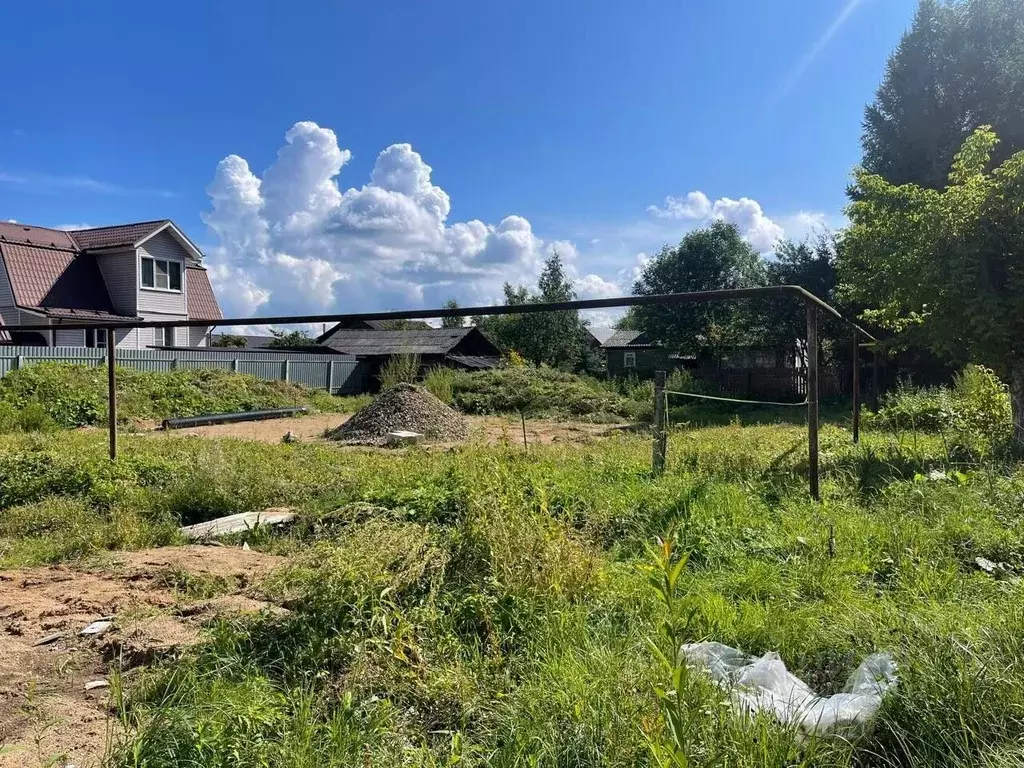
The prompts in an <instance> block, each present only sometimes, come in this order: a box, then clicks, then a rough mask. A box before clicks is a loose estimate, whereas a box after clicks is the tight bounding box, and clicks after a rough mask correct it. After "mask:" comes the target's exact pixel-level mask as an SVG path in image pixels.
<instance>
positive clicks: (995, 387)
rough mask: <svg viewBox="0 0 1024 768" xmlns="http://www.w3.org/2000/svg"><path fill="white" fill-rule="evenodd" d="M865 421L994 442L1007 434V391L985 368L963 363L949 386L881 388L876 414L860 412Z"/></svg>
mask: <svg viewBox="0 0 1024 768" xmlns="http://www.w3.org/2000/svg"><path fill="white" fill-rule="evenodd" d="M865 422H866V424H867V425H868V427H869V428H870V427H875V428H878V429H885V430H889V431H890V432H900V431H906V432H915V431H921V432H934V433H938V434H941V435H944V436H945V437H947V438H948V439H949V440H950V441H951V443H952V444H955V445H968V446H984V447H986V448H988V449H991V448H998V447H1000V446H1003V445H1005V444H1006V443H1007V441H1008V440H1009V439H1010V436H1011V420H1010V395H1009V392H1008V391H1007V388H1006V385H1005V384H1003V383H1002V382H1001V381H1000V380H999V379H998V378H997V377H996V375H995V374H994V373H993V372H992V371H990V370H989V369H987V368H983V367H981V366H978V365H969V366H967V367H966V368H964V370H963V371H961V372H960V373H959V374H957V376H956V377H955V378H954V380H953V385H952V386H951V387H931V388H924V389H922V388H917V387H913V386H912V385H910V384H904V385H902V386H900V387H898V388H897V389H895V390H893V391H892V392H888V393H886V394H885V395H884V396H883V398H882V402H881V407H880V408H879V411H878V413H877V414H871V413H868V414H865Z"/></svg>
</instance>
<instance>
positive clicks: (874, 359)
mask: <svg viewBox="0 0 1024 768" xmlns="http://www.w3.org/2000/svg"><path fill="white" fill-rule="evenodd" d="M871 412H872V413H878V346H877V343H876V346H874V347H872V348H871Z"/></svg>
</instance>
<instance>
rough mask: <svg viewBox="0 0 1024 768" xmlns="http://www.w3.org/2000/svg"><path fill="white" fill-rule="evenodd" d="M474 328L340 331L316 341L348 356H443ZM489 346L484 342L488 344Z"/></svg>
mask: <svg viewBox="0 0 1024 768" xmlns="http://www.w3.org/2000/svg"><path fill="white" fill-rule="evenodd" d="M470 334H480V336H481V337H483V334H481V333H480V331H479V330H477V329H476V328H429V329H422V330H421V329H411V330H402V331H378V330H373V329H367V330H356V329H352V330H349V329H345V328H341V329H339V330H337V331H333V332H330V333H328V334H326V338H325V337H324V336H321V337H320V339H319V341H320V343H321V344H324V345H326V346H328V347H331V348H332V349H336V350H338V351H339V352H345V353H347V354H350V355H368V356H375V355H446V354H448V353H449V352H451V351H452V350H453V349H455V347H456V346H458V344H459V343H460V342H461V341H462V340H463V339H465V338H466V337H467V336H469V335H470ZM489 343H490V342H488V344H489Z"/></svg>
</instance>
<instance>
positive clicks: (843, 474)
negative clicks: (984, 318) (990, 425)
mask: <svg viewBox="0 0 1024 768" xmlns="http://www.w3.org/2000/svg"><path fill="white" fill-rule="evenodd" d="M849 438H850V436H849V433H847V432H845V431H844V430H841V429H839V428H837V427H835V426H830V427H828V428H826V429H824V430H823V434H822V459H823V467H824V471H825V481H824V483H823V501H822V502H821V503H816V502H813V501H811V500H810V499H809V498H808V497H807V493H806V484H805V481H804V478H803V473H804V471H805V469H806V466H805V463H806V460H805V458H804V457H803V455H802V450H803V446H804V441H805V439H806V437H805V433H804V430H803V429H801V428H799V427H790V426H786V425H779V426H759V427H738V426H725V427H716V428H706V429H692V428H688V429H686V430H683V431H677V432H673V434H672V436H671V438H670V441H669V465H668V471H667V472H666V473H665V475H664V476H662V477H660V478H658V479H652V478H651V477H650V475H649V471H648V470H649V461H650V440H649V437H647V436H645V435H635V436H634V435H628V434H624V435H621V436H618V437H614V438H608V439H606V440H603V441H600V442H597V443H588V444H582V445H554V446H537V447H536V448H535V449H533V450H531V451H530V453H529V454H524V453H523V452H522V451H518V450H514V449H512V448H509V447H504V446H501V445H498V446H484V445H470V446H467V447H465V448H464V449H462V450H460V451H455V452H433V451H426V450H422V451H420V450H413V451H410V452H407V453H401V454H381V453H380V452H371V451H341V450H338V449H337V448H335V447H333V446H327V445H317V444H299V445H258V444H249V443H242V442H239V441H230V440H224V441H212V440H211V441H206V440H195V439H184V438H173V437H172V438H167V439H160V440H156V439H152V438H147V437H143V436H135V437H131V436H129V437H126V438H125V439H124V443H123V444H122V459H121V460H120V461H119V462H118V463H117V464H111V463H110V462H109V461H107V460H106V459H105V457H104V444H103V440H102V437H101V436H99V435H94V434H89V433H74V434H63V435H60V436H57V435H17V436H8V437H5V438H3V439H2V440H0V556H2V557H3V558H4V561H5V564H6V565H8V566H11V565H16V564H24V563H29V562H50V561H55V560H59V559H63V558H68V557H79V556H82V555H87V554H89V553H91V552H95V551H98V550H100V549H103V548H107V547H119V546H144V545H148V544H154V543H165V542H168V541H174V540H175V537H176V533H175V525H176V524H177V522H178V521H179V520H194V519H202V518H204V517H208V516H212V515H216V514H223V513H227V512H229V511H240V510H242V509H253V508H259V507H261V506H269V505H278V504H289V505H294V506H296V507H297V508H298V509H299V510H300V519H299V522H298V524H297V526H296V527H295V528H294V529H293V530H292V531H291V532H289V533H286V534H281V535H277V536H274V537H271V538H269V539H264V540H263V542H262V543H261V544H259V546H263V547H268V548H270V549H271V550H273V551H275V552H278V553H281V554H285V555H288V556H289V559H288V564H287V566H286V567H285V568H283V569H282V570H281V571H280V572H278V573H277V574H275V576H274V577H273V578H272V580H271V581H270V582H269V583H268V584H265V585H263V589H264V590H265V591H267V593H268V594H269V595H270V597H271V599H272V600H273V601H275V602H277V603H278V604H280V605H282V606H286V607H287V609H288V610H287V611H286V612H279V613H275V614H270V613H267V614H265V615H259V616H256V617H250V618H248V619H240V618H232V619H225V620H222V621H220V622H218V623H217V624H215V625H214V626H212V627H211V628H210V633H209V639H208V642H207V643H206V644H205V645H203V646H202V647H200V648H198V649H196V650H195V651H193V652H191V653H189V654H186V655H185V656H184V657H183V658H181V659H179V660H177V661H171V662H167V663H165V664H163V665H161V666H158V667H156V668H154V669H151V670H138V671H136V672H135V673H133V674H132V675H130V676H128V677H127V678H125V682H124V688H123V690H122V691H119V694H120V695H119V697H118V698H117V701H119V706H118V709H117V713H118V718H119V721H118V722H119V723H120V724H121V725H120V730H119V737H118V740H117V742H116V743H115V744H114V745H113V746H112V750H111V754H110V756H109V758H110V763H111V764H112V765H125V766H127V765H131V766H150V767H151V768H156V767H158V766H172V765H243V764H245V765H291V766H323V765H374V766H377V765H386V766H391V765H394V766H399V765H427V766H440V765H455V764H459V765H467V766H520V765H538V766H539V765H555V766H559V765H561V766H660V765H695V766H696V765H701V766H703V765H736V766H747V765H752V766H759V765H764V766H775V765H808V766H810V765H816V766H837V765H838V766H846V765H849V766H893V767H895V766H903V765H920V766H924V765H939V766H957V767H963V768H966V767H967V766H985V765H1012V764H1015V762H1014V761H1015V760H1016V758H1017V757H1019V755H1020V739H1021V736H1022V735H1024V663H1022V662H1024V659H1022V658H1021V656H1022V655H1024V653H1022V651H1021V644H1020V637H1021V635H1022V633H1024V611H1022V609H1021V607H1020V606H1021V604H1022V602H1021V600H1022V598H1024V592H1022V589H1024V587H1022V585H1021V582H1020V581H1019V580H1018V578H1017V577H1018V576H1019V575H1020V574H1024V522H1022V520H1024V518H1022V516H1021V514H1020V509H1021V504H1022V501H1024V472H1022V471H1021V469H1020V468H1019V466H1018V465H1016V464H1010V463H1007V464H1003V463H995V462H992V461H986V462H977V461H975V462H974V463H973V464H971V465H969V466H968V465H965V464H960V465H957V469H956V470H955V471H954V469H953V467H952V466H951V465H950V461H951V459H950V455H949V453H948V450H947V446H946V444H945V443H944V442H943V440H942V439H941V436H939V435H926V434H925V435H920V436H918V439H916V440H915V441H911V440H909V439H906V440H904V439H903V437H902V436H901V435H891V434H885V433H877V432H876V433H871V432H867V433H865V434H864V436H863V443H862V445H860V446H856V447H855V446H853V445H851V444H850V440H849ZM933 469H941V470H943V471H944V472H945V474H941V473H938V472H936V473H932V472H931V470H933ZM830 533H831V534H832V535H834V540H835V546H834V549H833V550H832V551H831V552H830V546H829V538H830ZM659 537H660V539H661V541H662V542H664V543H666V544H667V545H668V546H667V549H663V550H656V551H661V552H667V555H666V556H665V558H664V564H661V565H659V563H658V562H657V561H654V562H653V563H652V559H651V557H652V554H651V547H652V545H655V542H656V540H657V539H658V538H659ZM254 544H255V543H254ZM979 557H980V558H986V559H988V560H991V561H993V562H995V563H1000V564H1002V565H1001V566H1000V567H999V573H998V574H997V575H996V576H993V575H990V574H989V573H986V572H984V571H982V570H980V569H979V568H978V567H977V565H976V560H977V558H979ZM652 564H653V565H659V567H660V571H659V570H658V568H654V569H652ZM666 565H667V567H668V572H669V573H671V574H672V577H671V582H670V583H667V582H665V581H664V580H661V581H659V579H661V578H662V577H661V575H660V574H663V573H664V572H665V571H666V568H665V566H666ZM652 578H653V579H654V583H652ZM655 584H658V585H659V586H658V588H655ZM659 590H660V591H659ZM666 596H668V597H666ZM699 640H717V641H720V642H723V643H727V644H730V645H733V646H736V647H740V648H742V649H743V650H744V651H746V652H748V653H751V654H761V653H764V652H766V651H769V650H773V651H777V652H778V653H780V654H781V656H782V658H783V659H784V660H785V662H786V664H787V666H788V667H789V668H790V669H791V670H793V671H794V673H795V674H797V675H798V676H800V677H801V678H802V679H804V680H806V681H807V682H808V683H809V684H810V685H812V686H813V687H814V688H815V689H816V690H820V691H822V692H825V693H832V692H834V691H836V690H837V689H838V688H839V687H840V686H841V685H842V682H843V681H844V680H845V679H846V677H847V676H848V674H849V672H850V671H851V670H852V669H853V668H854V667H856V665H857V664H858V663H859V662H860V660H861V659H862V658H863V657H864V656H865V655H866V654H868V653H870V652H873V651H877V650H888V651H890V652H891V653H893V654H894V655H895V657H896V659H897V663H898V665H899V675H900V680H899V684H898V686H897V688H896V689H895V690H894V692H893V693H892V694H891V695H890V696H889V697H888V698H887V700H886V703H885V705H884V706H883V709H882V711H881V712H880V713H879V715H878V717H877V718H876V721H875V723H874V728H873V729H872V730H871V732H870V733H868V734H866V735H865V736H864V737H863V738H861V739H859V740H857V741H855V742H853V743H846V742H839V741H832V742H824V741H822V742H814V741H810V742H809V741H805V740H801V739H798V738H796V737H795V735H794V734H793V733H792V732H790V731H788V730H787V729H785V728H782V727H780V726H779V725H777V724H775V723H774V722H772V721H771V720H769V719H766V718H763V719H761V720H758V721H756V722H753V723H751V722H748V721H745V720H744V719H743V718H741V717H738V716H736V715H735V714H734V713H733V712H732V710H731V708H730V706H729V702H728V698H727V697H726V696H724V695H723V694H722V692H720V691H718V690H716V689H715V688H713V687H712V686H711V685H710V684H709V683H708V682H707V680H706V679H704V678H703V677H702V676H701V675H700V674H699V673H697V672H696V671H691V670H688V669H686V668H685V667H681V666H680V665H679V664H678V663H677V662H676V655H675V649H676V648H677V646H678V644H679V643H681V642H694V641H699Z"/></svg>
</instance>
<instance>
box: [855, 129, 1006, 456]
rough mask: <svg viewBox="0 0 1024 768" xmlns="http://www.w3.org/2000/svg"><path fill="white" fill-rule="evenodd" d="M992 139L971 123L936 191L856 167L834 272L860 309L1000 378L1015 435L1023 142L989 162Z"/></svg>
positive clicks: (987, 131) (994, 139)
mask: <svg viewBox="0 0 1024 768" xmlns="http://www.w3.org/2000/svg"><path fill="white" fill-rule="evenodd" d="M997 143H998V139H997V137H996V134H995V132H994V131H993V130H992V129H991V127H989V126H982V127H981V128H979V129H978V130H976V131H975V132H974V133H973V134H972V135H971V136H970V138H968V140H967V141H966V142H965V143H964V145H963V147H962V148H961V150H960V152H959V153H958V154H957V155H956V158H955V160H954V162H953V168H952V171H951V173H950V175H949V184H948V186H947V187H946V188H945V189H944V190H942V191H939V190H935V189H928V188H925V187H922V186H919V185H916V184H906V185H903V186H896V185H894V184H891V183H889V182H887V181H886V180H885V179H884V178H882V177H881V176H878V175H875V174H870V173H867V172H866V171H862V172H860V173H858V174H857V176H856V185H855V193H856V194H855V198H854V200H855V201H854V202H853V203H852V204H851V205H850V206H849V208H848V211H847V212H848V215H849V217H850V222H851V226H850V228H849V230H848V231H847V233H846V236H845V239H844V243H843V248H842V249H841V251H840V259H839V275H840V281H841V285H842V291H843V294H844V295H845V296H846V297H848V298H849V299H850V300H853V301H858V302H862V303H863V304H864V305H866V306H870V307H873V309H870V310H868V311H866V312H864V316H865V317H866V318H867V319H869V320H871V321H873V322H875V323H877V324H879V325H881V326H884V327H886V328H888V329H890V330H891V331H893V332H896V333H899V334H903V335H904V336H908V337H910V338H913V339H914V340H915V341H917V342H919V343H922V344H924V345H926V346H927V347H929V348H930V349H932V350H933V351H935V352H937V353H939V354H941V355H943V356H945V357H946V358H948V359H951V360H956V361H968V360H970V361H974V362H980V363H983V364H985V365H988V366H989V367H991V368H993V369H995V370H996V371H997V372H998V373H999V374H1000V375H1001V376H1003V377H1005V378H1007V379H1008V380H1009V381H1010V385H1011V392H1012V394H1013V403H1014V421H1015V425H1016V429H1017V434H1018V436H1024V407H1022V406H1024V152H1018V153H1017V154H1014V155H1013V156H1011V157H1010V158H1009V159H1008V160H1006V161H1005V162H1003V163H1002V164H1001V165H999V166H998V167H996V168H995V169H991V166H992V164H993V163H992V158H993V154H994V151H995V148H996V146H997Z"/></svg>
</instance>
